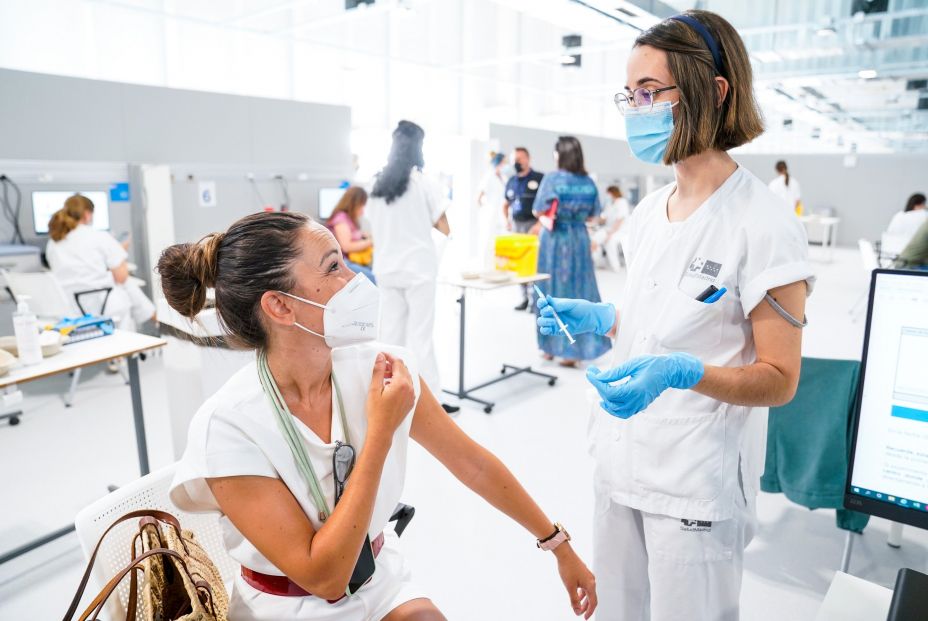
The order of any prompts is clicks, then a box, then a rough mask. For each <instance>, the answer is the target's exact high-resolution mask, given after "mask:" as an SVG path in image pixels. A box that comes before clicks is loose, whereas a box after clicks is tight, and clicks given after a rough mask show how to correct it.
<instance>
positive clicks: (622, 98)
mask: <svg viewBox="0 0 928 621" xmlns="http://www.w3.org/2000/svg"><path fill="white" fill-rule="evenodd" d="M675 88H677V87H676V86H665V87H664V88H655V89H647V88H636V89H635V90H633V91H631V96H629V95H626V94H625V93H616V94H615V97H613V101H614V102H615V107H616V108H618V109H619V112H621V113H622V114H625V113H626V112H628V111H629V110H631V109H635V110H638V111H640V112H643V113H645V114H647V113H648V112H650V111H651V108H652V107H653V106H654V98H655V97H656V96H657V95H659V94H660V93H663V92H665V91H672V90H673V89H675Z"/></svg>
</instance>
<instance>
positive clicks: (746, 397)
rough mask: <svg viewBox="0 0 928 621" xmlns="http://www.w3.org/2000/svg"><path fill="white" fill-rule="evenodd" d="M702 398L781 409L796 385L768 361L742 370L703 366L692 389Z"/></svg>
mask: <svg viewBox="0 0 928 621" xmlns="http://www.w3.org/2000/svg"><path fill="white" fill-rule="evenodd" d="M693 390H694V391H696V392H698V393H699V394H701V395H706V396H707V397H712V398H713V399H717V400H718V401H723V402H725V403H732V404H734V405H747V406H754V407H765V406H780V405H784V404H786V403H789V402H790V401H791V400H792V398H793V395H795V394H796V382H795V381H794V380H792V379H791V378H790V377H788V376H787V375H786V374H785V373H783V372H782V371H780V370H779V369H778V368H777V367H776V366H774V365H773V364H770V363H768V362H763V361H758V362H755V363H754V364H749V365H746V366H743V367H713V366H706V367H705V373H704V375H703V377H702V379H701V380H700V381H699V383H698V384H696V385H695V386H694V387H693Z"/></svg>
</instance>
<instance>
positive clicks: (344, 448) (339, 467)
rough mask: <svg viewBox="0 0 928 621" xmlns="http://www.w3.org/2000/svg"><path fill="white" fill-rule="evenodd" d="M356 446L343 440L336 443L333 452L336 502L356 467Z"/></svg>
mask: <svg viewBox="0 0 928 621" xmlns="http://www.w3.org/2000/svg"><path fill="white" fill-rule="evenodd" d="M354 458H355V453H354V447H353V446H351V445H350V444H343V443H341V442H336V443H335V452H334V453H332V473H333V474H334V476H335V504H338V500H339V499H340V498H341V497H342V494H343V493H344V491H345V485H346V484H347V483H348V477H349V476H350V475H351V471H352V470H353V469H354Z"/></svg>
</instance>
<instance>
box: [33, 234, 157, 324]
mask: <svg viewBox="0 0 928 621" xmlns="http://www.w3.org/2000/svg"><path fill="white" fill-rule="evenodd" d="M45 256H46V259H48V265H49V267H51V269H52V273H53V274H54V275H55V278H57V279H58V282H59V283H61V286H62V288H63V289H64V290H65V291H66V292H67V293H68V294H70V295H72V296H73V294H74V293H75V292H78V291H87V290H91V289H103V288H107V287H112V291H111V292H110V295H109V298H107V300H106V308H105V313H103V314H105V315H107V316H109V317H112V318H113V319H114V320H115V321H116V323H117V324H118V325H119V326H120V327H122V328H124V329H132V328H133V326H132V325H128V324H127V322H128V321H129V320H132V321H134V322H135V324H141V323H144V322H145V321H147V320H148V319H150V318H151V316H152V315H154V314H155V306H154V304H152V302H151V300H149V299H148V298H147V297H146V296H145V294H144V293H143V292H142V290H141V289H139V288H138V286H137V285H135V284H133V283H131V282H125V283H123V284H121V285H118V284H116V281H115V280H113V273H112V272H111V271H110V270H112V269H115V268H117V267H119V266H120V265H122V264H123V262H124V261H125V260H126V257H127V256H128V254H127V253H126V250H125V248H123V247H122V245H121V244H120V243H119V242H117V241H116V240H115V239H114V238H113V236H112V235H110V234H109V233H107V232H105V231H98V230H96V229H94V228H93V227H90V226H87V225H84V224H78V225H77V227H76V228H75V229H74V230H72V231H71V232H70V233H68V235H67V236H66V237H65V238H64V239H62V240H61V241H57V242H56V241H55V240H49V241H48V245H47V246H46V247H45ZM72 299H73V298H72ZM81 304H82V305H83V306H84V308H85V309H86V310H87V312H88V313H93V314H100V310H101V308H102V306H103V294H95V295H88V296H82V297H81Z"/></svg>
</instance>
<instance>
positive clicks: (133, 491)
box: [74, 464, 240, 621]
mask: <svg viewBox="0 0 928 621" xmlns="http://www.w3.org/2000/svg"><path fill="white" fill-rule="evenodd" d="M176 467H177V464H171V465H170V466H167V467H166V468H162V469H161V470H158V471H156V472H152V473H151V474H148V475H146V476H144V477H142V478H140V479H137V480H135V481H133V482H132V483H129V484H127V485H125V486H124V487H120V488H119V489H117V490H116V491H114V492H111V493H109V494H107V495H106V496H104V497H103V498H101V499H99V500H98V501H96V502H94V503H93V504H91V505H90V506H88V507H86V508H84V509H83V510H82V511H81V512H80V513H78V514H77V517H76V518H75V520H74V525H75V527H76V529H77V536H78V538H79V539H80V542H81V548H83V550H84V557H85V558H89V556H90V554H91V552H93V548H94V546H95V545H96V544H97V541H98V540H99V539H100V535H101V534H103V531H105V530H106V529H107V527H108V526H109V525H110V524H112V523H113V522H115V521H116V519H117V518H119V517H120V516H122V515H124V514H126V513H128V512H129V511H135V510H138V509H160V510H162V511H167V512H168V513H171V514H173V515H174V516H176V517H177V519H178V520H179V521H180V524H181V526H182V527H183V528H185V529H187V530H190V531H193V533H194V534H195V535H196V538H197V540H198V541H199V542H200V544H201V545H202V546H203V548H204V549H205V550H206V552H207V553H208V554H209V556H210V558H211V559H212V560H213V562H214V563H215V564H216V567H218V568H219V571H220V573H221V574H222V579H223V581H224V582H225V583H226V588H227V589H229V588H230V587H231V584H232V581H233V579H234V578H235V575H236V574H237V573H238V572H239V571H240V566H239V564H238V563H236V562H235V561H234V560H232V558H231V557H229V555H228V553H227V552H226V548H225V545H224V544H223V541H222V531H221V527H220V524H219V516H218V515H217V514H215V513H188V512H186V511H181V510H180V509H178V508H177V507H176V506H175V505H174V504H173V503H172V502H171V499H170V498H169V497H168V490H169V489H170V486H171V480H172V479H173V478H174V471H175V470H176ZM136 532H138V523H137V522H135V521H134V520H127V521H126V522H124V523H122V524H120V525H119V526H117V527H116V528H114V529H113V530H112V531H111V532H110V534H109V535H107V537H106V540H105V541H104V542H103V544H102V545H101V546H100V552H99V554H98V555H97V562H96V565H95V567H94V570H93V576H92V577H93V580H92V581H91V583H90V585H89V586H88V588H87V593H85V598H84V601H85V602H89V601H90V599H91V598H92V597H93V595H95V594H96V593H97V592H99V589H101V588H102V587H103V585H104V584H106V582H107V581H108V580H109V579H110V578H112V577H113V576H114V575H115V574H116V573H117V572H118V571H119V570H120V569H122V568H123V567H125V566H126V564H128V562H129V560H130V559H131V554H130V549H131V545H132V537H133V536H134V534H135V533H136ZM75 588H76V585H75ZM117 595H118V597H111V598H110V601H109V603H108V608H107V611H108V612H107V616H108V617H109V618H112V619H123V618H125V616H126V603H127V602H128V597H129V581H128V580H123V583H122V584H121V585H120V586H119V589H118V591H117ZM140 601H141V600H140ZM85 605H86V603H85ZM143 614H144V610H143V607H142V606H139V609H138V614H137V616H136V618H137V619H139V620H140V621H141V620H142V619H143V618H144V617H143Z"/></svg>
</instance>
